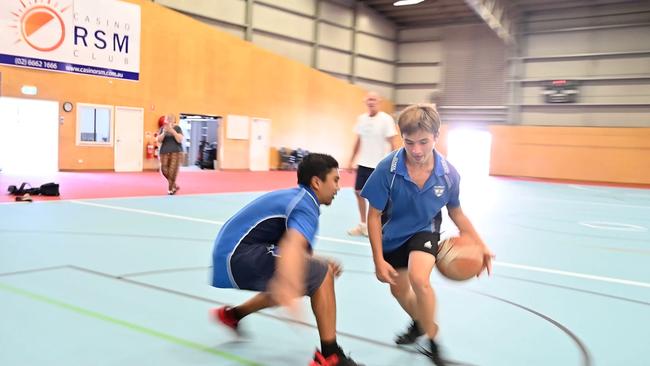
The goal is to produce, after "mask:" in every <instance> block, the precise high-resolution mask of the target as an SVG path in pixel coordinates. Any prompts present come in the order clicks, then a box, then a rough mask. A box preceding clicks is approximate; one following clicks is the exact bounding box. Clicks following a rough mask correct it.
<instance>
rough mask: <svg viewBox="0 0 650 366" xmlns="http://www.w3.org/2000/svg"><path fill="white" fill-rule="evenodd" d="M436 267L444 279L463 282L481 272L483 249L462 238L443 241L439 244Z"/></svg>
mask: <svg viewBox="0 0 650 366" xmlns="http://www.w3.org/2000/svg"><path fill="white" fill-rule="evenodd" d="M438 247H439V250H438V255H436V267H437V268H438V271H439V272H440V273H441V274H442V275H443V276H445V277H447V278H448V279H450V280H454V281H465V280H468V279H470V278H472V277H474V276H477V275H478V274H479V273H481V271H482V270H483V248H481V246H479V245H476V244H475V243H473V242H472V241H471V239H469V238H467V237H463V236H457V237H451V238H447V239H444V240H442V241H441V242H440V244H439V246H438Z"/></svg>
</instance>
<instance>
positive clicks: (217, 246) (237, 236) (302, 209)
mask: <svg viewBox="0 0 650 366" xmlns="http://www.w3.org/2000/svg"><path fill="white" fill-rule="evenodd" d="M319 216H320V204H319V202H318V199H317V198H316V194H315V193H314V191H312V190H311V188H308V187H305V186H302V185H301V186H298V187H296V188H290V189H283V190H278V191H273V192H269V193H266V194H264V195H262V196H260V197H258V198H256V199H255V200H253V201H252V202H251V203H249V204H248V205H246V206H245V207H244V208H242V209H241V210H239V212H237V213H236V214H235V215H234V216H233V217H231V218H230V219H229V220H228V221H226V223H225V224H224V225H223V227H222V228H221V230H220V231H219V234H218V235H217V238H216V239H215V242H214V250H213V252H212V261H213V266H214V267H213V271H212V273H213V279H212V283H213V285H214V286H217V287H221V288H236V287H237V286H236V285H235V283H234V281H232V277H231V273H232V272H231V263H230V258H231V256H232V253H233V252H234V251H235V250H236V249H237V246H239V244H240V243H245V244H256V245H264V246H267V247H269V248H274V250H275V249H277V245H278V243H279V241H280V239H281V238H282V236H283V235H284V233H285V232H286V231H287V230H288V229H296V230H298V231H299V232H300V233H301V234H302V235H303V236H304V237H305V238H306V239H307V241H308V243H309V247H310V248H311V247H312V246H313V244H314V240H315V238H316V233H317V232H318V217H319ZM276 254H277V253H276Z"/></svg>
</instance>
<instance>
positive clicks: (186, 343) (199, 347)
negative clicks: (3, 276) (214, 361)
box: [0, 282, 261, 366]
mask: <svg viewBox="0 0 650 366" xmlns="http://www.w3.org/2000/svg"><path fill="white" fill-rule="evenodd" d="M0 290H3V291H5V292H9V293H12V294H14V295H19V296H22V297H25V298H28V299H30V300H34V301H38V302H42V303H45V304H48V305H53V306H56V307H58V308H62V309H65V310H68V311H72V312H74V313H77V314H80V315H84V316H87V317H89V318H93V319H97V320H101V321H104V322H107V323H110V324H113V325H118V326H121V327H124V328H127V329H129V330H132V331H135V332H138V333H141V334H145V335H148V336H152V337H155V338H159V339H162V340H164V341H167V342H169V343H173V344H175V345H179V346H183V347H187V348H190V349H193V350H196V351H202V352H207V353H210V354H213V355H216V356H219V357H221V358H224V359H227V360H229V361H234V362H237V363H239V364H241V365H250V366H261V364H259V363H256V362H254V361H251V360H247V359H245V358H242V357H239V356H237V355H234V354H231V353H228V352H224V351H220V350H218V349H215V348H212V347H210V346H206V345H203V344H200V343H197V342H193V341H190V340H187V339H183V338H179V337H176V336H173V335H171V334H167V333H163V332H160V331H157V330H155V329H151V328H147V327H144V326H142V325H138V324H135V323H131V322H127V321H125V320H122V319H117V318H114V317H111V316H109V315H106V314H102V313H99V312H96V311H92V310H88V309H84V308H82V307H79V306H76V305H72V304H68V303H66V302H63V301H59V300H57V299H54V298H51V297H47V296H43V295H40V294H37V293H34V292H31V291H27V290H24V289H21V288H17V287H13V286H9V285H6V284H4V283H1V282H0Z"/></svg>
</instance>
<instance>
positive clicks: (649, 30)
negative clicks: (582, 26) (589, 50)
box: [592, 26, 650, 52]
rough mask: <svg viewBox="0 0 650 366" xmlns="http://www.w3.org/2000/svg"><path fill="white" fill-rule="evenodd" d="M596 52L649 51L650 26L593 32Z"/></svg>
mask: <svg viewBox="0 0 650 366" xmlns="http://www.w3.org/2000/svg"><path fill="white" fill-rule="evenodd" d="M592 37H593V44H594V46H593V49H594V52H629V51H648V50H649V49H650V26H646V27H635V28H619V29H607V30H600V31H598V32H593V36H592Z"/></svg>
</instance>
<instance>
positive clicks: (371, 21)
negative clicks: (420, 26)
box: [357, 5, 396, 39]
mask: <svg viewBox="0 0 650 366" xmlns="http://www.w3.org/2000/svg"><path fill="white" fill-rule="evenodd" d="M357 29H358V30H360V31H362V32H367V33H371V34H376V35H378V36H382V37H386V38H390V39H395V35H396V31H395V25H393V23H391V22H389V21H388V20H386V19H385V18H383V17H382V16H380V15H379V14H377V13H376V12H375V11H373V10H371V9H368V8H367V7H366V6H365V5H364V6H361V8H360V10H359V12H358V13H357Z"/></svg>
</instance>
